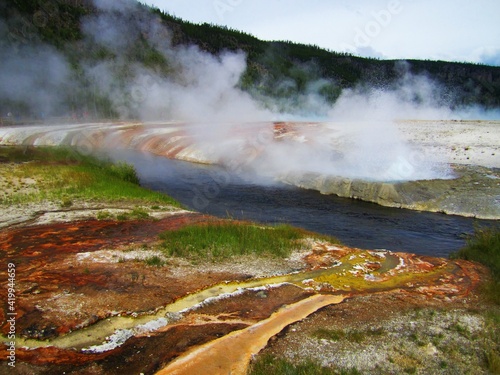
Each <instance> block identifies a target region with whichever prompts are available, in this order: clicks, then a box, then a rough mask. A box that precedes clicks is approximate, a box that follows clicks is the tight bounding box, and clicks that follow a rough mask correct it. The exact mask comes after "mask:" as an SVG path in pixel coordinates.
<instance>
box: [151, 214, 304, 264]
mask: <svg viewBox="0 0 500 375" xmlns="http://www.w3.org/2000/svg"><path fill="white" fill-rule="evenodd" d="M304 235H305V234H304V232H303V231H301V230H300V229H297V228H293V227H291V226H289V225H278V226H276V227H269V226H268V227H261V226H256V225H250V224H242V223H230V222H228V223H223V224H209V225H194V226H187V227H184V228H182V229H180V230H176V231H166V232H163V233H162V234H161V235H160V238H161V239H162V240H163V249H164V251H165V253H166V254H167V255H169V256H178V257H186V258H202V259H224V258H229V257H231V256H237V255H246V254H256V255H270V256H274V257H286V256H288V255H290V253H291V251H292V250H294V249H296V248H298V247H299V246H300V244H299V243H298V240H299V239H301V238H303V237H304Z"/></svg>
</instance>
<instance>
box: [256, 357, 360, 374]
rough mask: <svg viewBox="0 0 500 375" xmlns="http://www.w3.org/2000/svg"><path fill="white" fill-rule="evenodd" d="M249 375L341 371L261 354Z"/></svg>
mask: <svg viewBox="0 0 500 375" xmlns="http://www.w3.org/2000/svg"><path fill="white" fill-rule="evenodd" d="M248 374H249V375H269V374H273V375H335V374H339V372H335V371H334V370H332V369H330V368H327V367H322V366H321V365H320V364H318V363H316V362H314V361H312V360H309V361H304V362H301V363H299V364H294V363H291V362H289V361H287V360H285V359H282V358H276V357H274V356H272V355H262V356H259V358H258V359H257V361H255V362H254V363H252V365H251V368H250V371H249V372H248ZM342 374H346V375H347V374H352V375H355V374H358V372H342Z"/></svg>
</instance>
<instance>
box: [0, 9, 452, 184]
mask: <svg viewBox="0 0 500 375" xmlns="http://www.w3.org/2000/svg"><path fill="white" fill-rule="evenodd" d="M94 4H95V6H96V7H97V8H98V10H99V11H98V12H97V13H96V14H93V15H90V16H88V17H86V18H84V19H83V23H82V31H83V32H84V35H85V36H84V43H87V44H88V45H93V46H94V50H99V51H101V52H103V53H107V54H109V56H112V57H110V58H109V59H107V60H105V62H103V61H102V60H99V61H98V62H95V61H92V60H91V59H87V60H85V61H83V62H81V67H82V70H83V73H82V74H83V75H84V77H85V79H86V80H87V81H88V84H89V85H90V86H92V87H93V88H94V91H95V92H97V93H98V94H99V96H101V97H107V98H109V100H110V102H111V107H112V108H111V111H112V112H114V113H118V114H119V115H120V116H122V117H123V118H130V117H136V118H140V119H141V120H143V121H150V120H168V121H173V120H175V121H179V122H195V123H196V124H197V126H196V127H187V128H188V129H195V130H194V131H193V132H194V136H195V139H196V140H197V142H198V143H199V147H200V148H201V149H203V150H204V151H205V152H207V153H210V154H211V156H212V157H213V158H214V159H216V160H218V161H219V162H220V163H222V164H227V165H229V164H230V163H234V161H235V160H239V164H240V165H243V166H244V168H241V169H248V170H252V171H254V172H255V173H256V174H258V175H266V176H270V177H276V176H279V175H280V174H283V173H287V172H297V171H298V172H307V171H313V172H319V173H323V174H331V175H338V176H346V177H350V178H363V179H370V180H411V179H428V178H446V177H448V176H449V171H448V170H447V169H446V168H441V167H439V168H437V167H436V165H439V164H436V163H435V162H439V160H432V158H431V157H430V156H429V155H426V154H424V153H423V152H422V151H419V150H416V149H415V148H414V147H412V146H411V145H409V144H408V143H407V142H406V141H405V140H404V137H402V135H401V134H400V133H399V132H398V130H397V127H396V126H395V121H396V120H398V119H408V118H411V119H451V118H456V117H457V115H456V114H454V113H453V112H452V111H451V110H450V109H449V107H447V106H446V100H445V99H446V97H447V95H445V93H444V92H443V90H442V89H441V88H440V87H438V86H437V85H436V84H434V83H433V82H431V81H430V80H429V79H428V78H426V77H425V76H413V75H411V74H410V73H408V69H407V67H406V66H405V63H402V62H400V63H397V64H396V65H395V70H397V71H398V72H399V74H400V79H399V81H398V82H397V84H395V85H393V86H391V87H388V88H386V89H384V90H382V89H367V88H365V87H357V88H355V89H351V90H344V91H343V92H342V94H341V95H340V97H339V98H338V100H337V101H336V103H335V104H334V105H333V106H332V105H330V104H328V103H326V102H325V101H324V100H323V99H322V97H321V95H319V93H318V89H319V88H321V87H322V86H323V85H324V84H325V82H324V80H320V81H316V82H311V83H310V84H309V85H308V89H307V90H306V91H307V92H306V94H302V95H301V96H299V97H296V98H293V100H290V103H287V105H283V103H278V102H277V100H276V102H275V103H273V100H275V99H273V98H266V101H267V102H266V105H265V106H264V105H263V104H262V101H261V100H256V99H255V98H254V97H252V96H251V95H250V94H249V93H248V92H245V91H243V90H241V89H240V88H239V84H240V80H241V77H242V74H243V73H244V72H245V70H246V56H245V54H244V53H243V52H228V51H226V52H222V53H221V54H220V55H218V56H214V55H212V54H209V53H207V52H204V51H202V50H200V48H199V47H197V46H185V45H174V43H173V42H172V40H171V37H172V33H171V32H170V31H169V29H168V28H167V27H166V26H165V25H164V24H163V23H162V21H161V20H160V19H159V18H157V17H156V16H154V15H152V14H151V13H149V12H148V11H146V10H145V9H144V8H142V7H140V6H139V5H138V4H137V3H134V2H128V1H116V2H115V1H113V2H110V1H108V0H94ZM124 15H125V16H124ZM2 28H3V29H5V25H4V24H1V25H0V29H2ZM145 41H147V45H149V46H154V48H155V51H157V53H158V52H159V55H154V57H155V58H156V59H160V60H161V61H163V62H164V63H165V64H164V66H168V74H165V71H158V68H157V67H155V66H150V67H148V66H144V65H140V64H134V63H131V62H130V61H129V56H130V53H131V51H133V50H134V46H137V45H141V43H143V44H144V42H145ZM144 45H146V44H144ZM145 48H146V47H145ZM307 69H313V68H311V67H307ZM70 76H71V69H70V64H69V62H68V61H67V60H66V59H65V58H64V57H63V56H62V54H61V53H59V52H57V51H56V50H54V49H53V48H52V47H49V46H45V45H43V44H41V43H39V44H37V46H36V47H34V46H28V45H26V46H23V47H22V48H21V49H20V50H19V51H18V52H17V53H16V54H11V55H7V56H6V57H5V58H3V59H2V60H1V61H0V82H1V85H0V99H1V100H3V101H15V100H24V101H25V102H26V103H29V105H30V106H31V109H32V110H34V111H37V112H46V113H47V114H50V113H52V114H57V113H58V111H59V112H60V110H61V109H60V108H62V106H63V104H64V102H65V100H66V99H67V98H63V97H61V94H60V92H61V88H62V87H66V88H67V87H73V86H74V85H75V81H74V80H72V79H71V78H70ZM287 84H291V83H289V82H283V83H282V85H283V86H284V87H286V85H287ZM74 89H75V90H77V89H78V88H77V87H74ZM443 98H445V99H443ZM270 108H271V109H270ZM273 108H274V109H275V110H274V111H273V110H272V109H273ZM277 108H286V109H287V112H277V111H276V109H277ZM280 119H287V120H309V119H315V120H317V119H321V120H322V121H324V124H323V125H318V126H315V127H310V128H309V129H306V128H305V129H303V130H302V133H301V134H297V135H296V136H295V137H290V138H284V139H282V140H280V141H279V142H277V141H276V140H275V139H274V138H273V128H272V125H271V124H270V121H275V120H280ZM265 121H267V124H268V125H266V124H265V123H264V122H265ZM249 122H252V123H255V122H259V123H260V124H261V125H258V126H257V125H255V124H254V125H252V126H254V128H252V130H251V131H239V130H238V129H239V128H238V126H234V124H242V123H249ZM249 126H250V125H249ZM249 150H250V152H249Z"/></svg>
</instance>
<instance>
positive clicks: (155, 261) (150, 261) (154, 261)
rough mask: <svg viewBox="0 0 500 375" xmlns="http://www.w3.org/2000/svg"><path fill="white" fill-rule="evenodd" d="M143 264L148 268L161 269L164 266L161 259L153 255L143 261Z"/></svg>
mask: <svg viewBox="0 0 500 375" xmlns="http://www.w3.org/2000/svg"><path fill="white" fill-rule="evenodd" d="M144 263H146V264H147V265H148V266H154V267H162V266H163V265H165V262H164V261H163V259H161V258H160V257H159V256H158V255H153V256H150V257H149V258H146V259H144Z"/></svg>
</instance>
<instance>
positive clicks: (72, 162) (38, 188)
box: [0, 147, 180, 207]
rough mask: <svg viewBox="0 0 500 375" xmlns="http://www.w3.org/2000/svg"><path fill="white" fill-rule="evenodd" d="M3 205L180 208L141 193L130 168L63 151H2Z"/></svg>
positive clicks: (166, 198)
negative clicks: (54, 203)
mask: <svg viewBox="0 0 500 375" xmlns="http://www.w3.org/2000/svg"><path fill="white" fill-rule="evenodd" d="M0 184H1V185H2V195H0V204H15V203H30V202H39V201H43V200H49V201H59V202H61V205H62V206H71V204H72V202H73V201H74V200H82V201H133V202H136V203H137V204H167V205H171V206H175V207H179V206H180V204H179V203H178V202H176V201H175V200H174V199H172V198H170V197H169V196H167V195H165V194H161V193H157V192H153V191H151V190H148V189H145V188H142V187H141V186H140V185H139V179H138V178H137V175H136V172H135V170H134V168H133V167H132V166H131V165H128V164H125V163H115V164H113V163H111V162H108V161H103V160H100V159H97V158H96V157H93V156H90V155H81V154H79V153H77V152H76V151H74V150H73V149H70V148H61V147H40V148H34V147H30V148H26V147H1V148H0Z"/></svg>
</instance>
